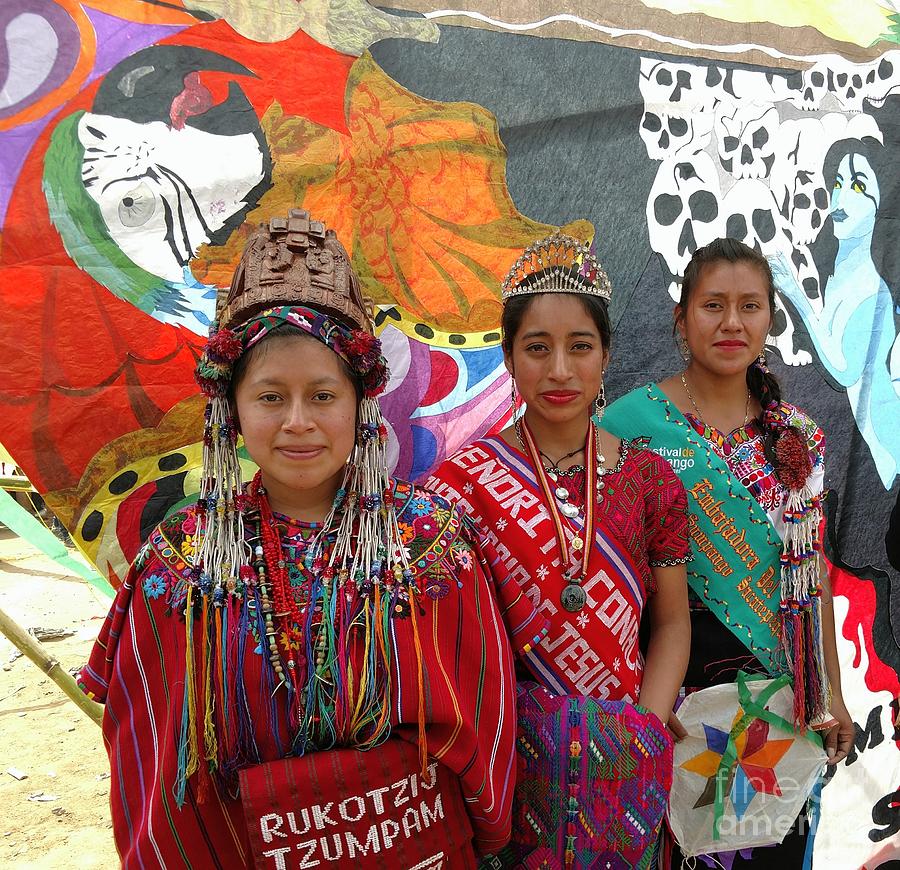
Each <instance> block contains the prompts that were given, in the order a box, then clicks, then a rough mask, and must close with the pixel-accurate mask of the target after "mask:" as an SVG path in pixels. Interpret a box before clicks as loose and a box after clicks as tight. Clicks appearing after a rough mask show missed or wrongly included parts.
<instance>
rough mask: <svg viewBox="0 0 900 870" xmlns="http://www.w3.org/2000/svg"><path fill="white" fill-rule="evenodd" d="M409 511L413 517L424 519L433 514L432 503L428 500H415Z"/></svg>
mask: <svg viewBox="0 0 900 870" xmlns="http://www.w3.org/2000/svg"><path fill="white" fill-rule="evenodd" d="M409 511H410V513H412V515H413V516H416V517H423V516H425V514H430V513H431V503H430V502H429V501H428V499H427V498H420V497H417V498H414V499H412V501H410V503H409Z"/></svg>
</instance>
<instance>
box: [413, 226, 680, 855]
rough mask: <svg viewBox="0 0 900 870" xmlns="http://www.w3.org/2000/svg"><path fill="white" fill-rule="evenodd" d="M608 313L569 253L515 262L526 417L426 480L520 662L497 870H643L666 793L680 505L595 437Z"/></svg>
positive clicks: (510, 285) (512, 357)
mask: <svg viewBox="0 0 900 870" xmlns="http://www.w3.org/2000/svg"><path fill="white" fill-rule="evenodd" d="M609 296H610V285H609V280H608V278H607V276H606V274H605V273H604V272H603V270H602V268H601V267H600V264H599V263H598V262H597V260H596V258H595V257H594V255H593V254H592V253H591V251H590V250H589V249H588V248H587V247H586V246H585V245H583V244H581V243H580V242H578V241H576V240H575V239H572V238H569V237H567V236H564V235H560V234H556V235H554V236H552V237H550V238H547V239H544V240H542V241H540V242H536V243H535V244H533V245H531V246H530V247H529V248H527V249H526V250H525V252H524V254H523V255H522V257H520V258H519V260H518V261H517V262H516V264H515V265H514V266H513V268H512V270H511V272H510V273H509V275H508V276H507V278H506V280H505V281H504V284H503V299H504V308H503V320H502V326H503V350H504V356H505V359H506V366H507V368H508V369H509V372H510V374H511V375H512V388H513V407H514V410H515V408H516V405H517V404H518V403H517V400H516V394H517V393H518V394H519V395H520V396H521V397H522V399H523V400H524V402H525V411H524V414H522V415H521V416H518V418H517V419H516V422H515V424H514V425H513V426H510V427H509V428H508V429H506V430H504V431H503V432H501V433H500V434H499V435H498V436H496V437H489V438H485V439H483V440H480V441H476V442H475V443H474V444H472V445H471V446H469V447H466V448H464V449H463V450H460V451H459V452H458V453H456V454H455V455H454V456H452V457H450V458H449V459H448V460H446V461H445V462H444V463H443V464H442V465H441V466H440V468H439V469H438V470H437V472H436V473H435V475H434V476H433V477H432V478H431V480H430V481H429V485H430V486H432V487H433V488H435V489H436V491H438V492H439V493H441V494H443V495H446V496H448V497H449V498H451V499H454V500H457V501H458V502H459V503H460V504H461V506H463V507H464V509H465V510H466V511H467V513H468V514H469V515H470V516H471V517H472V518H473V519H474V520H475V521H476V522H477V523H478V525H479V526H480V529H481V531H482V535H483V542H484V547H485V550H486V552H487V553H488V554H489V558H490V561H491V563H492V566H493V571H494V574H495V577H496V578H497V585H498V593H499V596H500V599H501V606H502V608H503V610H504V616H505V618H506V621H507V624H508V625H509V627H510V633H511V637H512V639H513V648H514V650H515V651H516V653H517V655H518V658H517V665H518V669H519V678H520V682H519V686H518V718H519V726H518V739H517V755H518V775H517V785H516V797H515V801H514V809H513V836H512V842H511V845H510V848H509V850H508V856H509V858H510V862H511V863H515V862H527V863H526V866H544V865H543V864H541V863H540V862H541V861H543V860H544V859H546V860H547V861H548V864H547V866H559V864H565V866H578V867H593V866H605V865H604V864H603V863H602V862H603V861H604V860H613V859H612V856H618V857H617V859H616V860H619V861H621V860H624V861H627V862H628V864H627V866H640V867H644V866H647V863H648V862H649V861H650V860H651V858H652V854H653V843H654V840H655V838H656V833H657V832H658V828H659V824H660V822H661V819H662V814H663V811H664V809H665V805H666V798H667V794H668V788H669V785H670V783H671V775H672V769H671V763H672V759H671V751H672V743H671V739H670V737H669V735H668V733H667V732H666V728H665V726H664V724H663V723H664V722H665V721H666V719H667V718H668V715H669V713H670V711H671V709H672V703H673V701H674V699H675V696H676V694H677V691H678V688H679V686H680V685H681V680H682V677H683V675H684V669H685V666H686V664H687V656H688V649H689V647H690V623H689V617H688V609H687V587H686V582H685V568H684V563H685V562H686V561H687V558H688V545H687V515H686V497H685V492H684V489H683V487H682V486H681V484H680V483H679V482H678V479H677V478H676V476H675V475H674V473H673V472H672V470H671V468H670V467H669V466H668V464H667V463H666V462H664V461H663V460H661V459H660V458H659V457H657V456H656V455H655V454H653V453H651V452H649V451H646V450H642V449H640V448H638V447H637V446H635V445H633V444H630V443H629V442H627V441H620V440H619V439H618V438H615V437H613V436H612V435H610V434H609V433H608V432H607V431H605V430H604V429H602V428H601V427H600V419H601V417H602V414H603V409H604V406H605V403H606V398H605V391H604V386H603V372H604V370H605V369H606V365H607V363H608V361H609V353H610V325H609V317H608V314H607V307H606V306H607V302H608V300H609ZM645 607H646V608H647V609H648V611H649V625H650V628H651V632H650V639H649V645H648V647H647V652H646V657H645V656H644V655H642V652H641V648H640V646H639V643H638V629H639V625H640V622H641V616H642V613H643V612H644V609H645ZM499 857H501V858H504V857H506V855H505V854H504V855H502V856H499ZM557 861H558V862H559V864H557V863H555V862H557ZM615 866H618V864H617V863H616V864H615Z"/></svg>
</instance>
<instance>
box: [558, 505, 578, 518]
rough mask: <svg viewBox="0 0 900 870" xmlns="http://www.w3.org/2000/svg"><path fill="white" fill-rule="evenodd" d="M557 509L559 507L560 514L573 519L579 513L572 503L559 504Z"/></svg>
mask: <svg viewBox="0 0 900 870" xmlns="http://www.w3.org/2000/svg"><path fill="white" fill-rule="evenodd" d="M559 509H560V512H561V513H562V515H563V516H565V517H568V518H569V519H570V520H571V519H574V518H575V517H577V516H578V514H579V510H578V508H577V507H575V505H573V504H568V503H566V504H561V505H560V506H559Z"/></svg>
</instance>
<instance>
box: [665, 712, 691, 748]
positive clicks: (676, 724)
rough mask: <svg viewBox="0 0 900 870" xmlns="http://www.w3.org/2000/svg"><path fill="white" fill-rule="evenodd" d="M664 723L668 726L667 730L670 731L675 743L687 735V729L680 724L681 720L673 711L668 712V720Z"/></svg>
mask: <svg viewBox="0 0 900 870" xmlns="http://www.w3.org/2000/svg"><path fill="white" fill-rule="evenodd" d="M666 725H667V726H668V728H669V731H671V732H672V737H673V738H674V740H675V742H676V743H678V741H679V740H683V739H684V738H685V737H687V736H688V733H687V729H686V728H685V727H684V725H682V724H681V720H680V719H679V718H678V717H677V716H676V715H675V714H674V713H669V721H668V722H666Z"/></svg>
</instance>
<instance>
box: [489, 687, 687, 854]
mask: <svg viewBox="0 0 900 870" xmlns="http://www.w3.org/2000/svg"><path fill="white" fill-rule="evenodd" d="M517 700H518V729H517V739H516V754H517V763H518V770H517V779H516V792H515V799H514V802H513V835H512V842H511V843H510V846H509V848H508V849H507V850H504V855H503V861H502V864H503V865H506V866H510V865H511V866H523V867H527V868H567V867H579V868H580V867H599V868H603V870H607V868H609V870H618V868H623V870H624V868H646V867H649V866H650V864H651V862H652V860H653V855H654V851H655V848H656V842H657V839H658V835H659V828H660V824H661V823H662V819H663V815H664V813H665V811H666V804H667V801H668V797H669V789H670V787H671V785H672V739H671V737H670V736H669V734H668V732H667V731H666V729H665V726H664V725H663V723H662V722H660V720H659V718H658V717H657V716H656V715H655V714H654V713H651V712H649V711H647V710H644V708H642V707H636V706H634V705H633V704H628V703H626V702H624V701H598V700H596V699H594V698H587V697H584V696H580V695H553V694H551V693H550V692H548V691H547V690H546V689H544V688H543V687H542V686H539V685H538V684H537V683H529V682H522V683H520V684H519V687H518V699H517ZM498 857H499V856H498Z"/></svg>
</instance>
